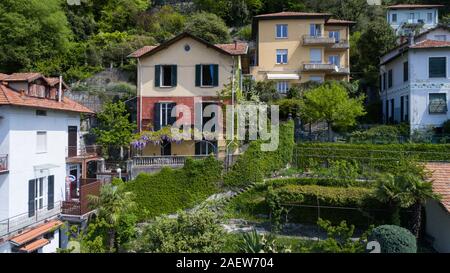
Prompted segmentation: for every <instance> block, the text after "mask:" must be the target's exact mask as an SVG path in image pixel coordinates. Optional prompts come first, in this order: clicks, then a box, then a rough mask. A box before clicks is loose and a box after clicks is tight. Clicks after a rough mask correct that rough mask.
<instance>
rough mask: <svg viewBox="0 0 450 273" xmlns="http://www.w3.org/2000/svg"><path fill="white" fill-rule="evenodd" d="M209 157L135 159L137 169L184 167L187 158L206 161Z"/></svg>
mask: <svg viewBox="0 0 450 273" xmlns="http://www.w3.org/2000/svg"><path fill="white" fill-rule="evenodd" d="M208 156H209V155H189V156H179V155H169V156H136V157H134V158H133V166H135V167H155V168H161V167H183V166H184V164H185V163H186V159H187V158H192V159H204V158H207V157H208Z"/></svg>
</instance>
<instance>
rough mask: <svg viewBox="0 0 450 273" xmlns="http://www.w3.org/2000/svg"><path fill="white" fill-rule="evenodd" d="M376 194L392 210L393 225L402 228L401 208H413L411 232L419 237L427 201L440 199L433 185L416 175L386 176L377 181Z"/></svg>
mask: <svg viewBox="0 0 450 273" xmlns="http://www.w3.org/2000/svg"><path fill="white" fill-rule="evenodd" d="M375 194H376V196H377V198H378V200H380V201H381V202H384V203H386V204H388V205H389V207H390V208H391V222H392V224H395V225H398V226H400V208H410V207H412V211H413V216H412V219H411V227H410V229H411V232H412V233H413V234H415V235H416V237H419V231H420V225H421V222H422V205H423V204H424V203H425V201H426V200H427V199H439V196H437V195H436V194H434V193H433V190H432V187H431V183H430V182H426V181H424V180H423V178H422V177H421V176H420V175H417V174H414V173H409V172H405V173H400V174H398V175H393V174H386V175H384V176H382V177H380V178H379V179H378V181H377V187H376V191H375Z"/></svg>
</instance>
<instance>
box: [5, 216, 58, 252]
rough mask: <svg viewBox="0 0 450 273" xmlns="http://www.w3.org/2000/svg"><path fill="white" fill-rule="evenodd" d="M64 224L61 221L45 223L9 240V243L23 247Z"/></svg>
mask: <svg viewBox="0 0 450 273" xmlns="http://www.w3.org/2000/svg"><path fill="white" fill-rule="evenodd" d="M62 224H63V222H61V221H59V220H51V221H48V222H47V223H44V224H42V225H39V226H37V227H34V228H31V229H29V230H27V231H25V232H22V233H21V234H19V235H17V236H14V237H12V238H11V239H9V241H11V243H13V244H15V245H17V246H21V245H23V244H25V243H28V242H30V241H31V240H33V239H35V238H37V237H39V236H42V235H44V234H45V233H47V232H49V231H51V230H53V229H56V228H58V227H60V226H61V225H62Z"/></svg>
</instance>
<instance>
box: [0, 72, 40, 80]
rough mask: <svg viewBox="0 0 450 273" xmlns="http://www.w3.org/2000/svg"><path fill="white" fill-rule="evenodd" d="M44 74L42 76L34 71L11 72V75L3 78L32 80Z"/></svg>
mask: <svg viewBox="0 0 450 273" xmlns="http://www.w3.org/2000/svg"><path fill="white" fill-rule="evenodd" d="M43 77H44V76H42V74H41V73H35V72H31V73H13V74H11V75H9V76H8V77H6V78H5V79H3V80H4V81H11V82H13V81H28V82H30V81H33V80H35V79H38V78H43Z"/></svg>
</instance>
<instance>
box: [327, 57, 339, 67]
mask: <svg viewBox="0 0 450 273" xmlns="http://www.w3.org/2000/svg"><path fill="white" fill-rule="evenodd" d="M340 62H341V59H340V58H339V56H338V55H332V56H328V63H330V64H334V65H335V66H337V67H340V66H341V65H340Z"/></svg>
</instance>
